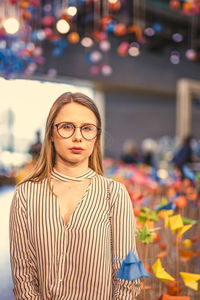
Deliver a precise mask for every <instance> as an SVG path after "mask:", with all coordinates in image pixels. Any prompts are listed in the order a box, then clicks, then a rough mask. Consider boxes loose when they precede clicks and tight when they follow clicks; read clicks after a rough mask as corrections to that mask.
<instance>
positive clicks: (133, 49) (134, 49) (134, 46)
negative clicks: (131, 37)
mask: <svg viewBox="0 0 200 300" xmlns="http://www.w3.org/2000/svg"><path fill="white" fill-rule="evenodd" d="M128 54H129V55H130V56H138V55H139V54H140V45H139V44H138V43H131V45H130V48H129V49H128Z"/></svg>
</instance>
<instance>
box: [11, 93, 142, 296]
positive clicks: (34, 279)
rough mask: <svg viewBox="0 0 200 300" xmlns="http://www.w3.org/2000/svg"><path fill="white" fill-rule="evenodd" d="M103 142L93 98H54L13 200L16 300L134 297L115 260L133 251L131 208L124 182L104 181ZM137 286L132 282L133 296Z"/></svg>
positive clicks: (76, 94) (118, 262) (71, 96)
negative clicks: (34, 154)
mask: <svg viewBox="0 0 200 300" xmlns="http://www.w3.org/2000/svg"><path fill="white" fill-rule="evenodd" d="M100 137H101V119H100V115H99V112H98V109H97V107H96V105H95V104H94V102H93V101H92V100H91V99H90V98H88V97H87V96H85V95H83V94H80V93H74V94H73V93H64V94H63V95H61V96H60V97H59V98H58V99H57V100H56V101H55V103H54V104H53V106H52V108H51V110H50V112H49V116H48V118H47V123H46V131H45V137H44V142H43V145H42V150H41V154H40V157H39V159H38V162H37V165H36V166H35V168H34V170H33V171H32V173H31V174H29V176H28V177H27V178H25V179H24V180H23V181H22V182H21V183H20V184H18V186H17V188H16V191H15V194H14V198H13V201H12V206H11V211H10V253H11V267H12V274H13V281H14V289H13V291H14V295H15V299H20V300H21V299H37V300H39V299H45V300H46V299H51V300H61V299H62V300H111V299H124V300H128V299H133V296H132V282H129V281H126V280H122V279H118V278H116V277H115V275H116V272H117V271H118V269H119V267H120V265H121V261H120V260H114V259H113V258H125V257H126V256H127V254H128V252H129V251H130V250H131V249H132V250H133V251H134V252H135V253H136V247H135V237H134V235H135V220H134V215H133V209H132V205H131V201H130V198H129V195H128V192H127V190H126V189H125V187H124V185H122V184H121V183H119V182H116V181H114V180H111V179H108V178H106V177H104V176H103V169H102V157H101V147H100ZM139 289H140V287H139V281H135V289H134V291H135V295H137V294H138V293H139Z"/></svg>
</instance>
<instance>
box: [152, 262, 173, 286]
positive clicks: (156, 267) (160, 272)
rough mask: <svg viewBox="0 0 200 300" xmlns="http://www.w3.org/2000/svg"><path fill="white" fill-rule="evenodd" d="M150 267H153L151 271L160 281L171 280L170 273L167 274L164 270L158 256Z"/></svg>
mask: <svg viewBox="0 0 200 300" xmlns="http://www.w3.org/2000/svg"><path fill="white" fill-rule="evenodd" d="M152 269H153V272H154V274H155V276H156V277H157V278H158V279H160V280H161V281H163V282H166V281H173V280H174V278H173V277H172V276H171V275H169V274H168V273H167V272H166V271H165V269H164V268H163V267H162V265H161V261H160V259H159V258H158V259H157V260H156V262H155V263H154V264H153V266H152Z"/></svg>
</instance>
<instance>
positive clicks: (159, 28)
mask: <svg viewBox="0 0 200 300" xmlns="http://www.w3.org/2000/svg"><path fill="white" fill-rule="evenodd" d="M153 29H154V30H155V32H157V33H159V32H161V31H162V29H163V27H162V25H161V24H160V23H155V24H154V25H153Z"/></svg>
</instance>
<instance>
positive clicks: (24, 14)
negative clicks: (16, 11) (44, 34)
mask: <svg viewBox="0 0 200 300" xmlns="http://www.w3.org/2000/svg"><path fill="white" fill-rule="evenodd" d="M21 16H22V19H23V20H25V21H29V20H31V19H32V14H31V12H30V11H29V10H26V9H24V10H23V11H22V13H21Z"/></svg>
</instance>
